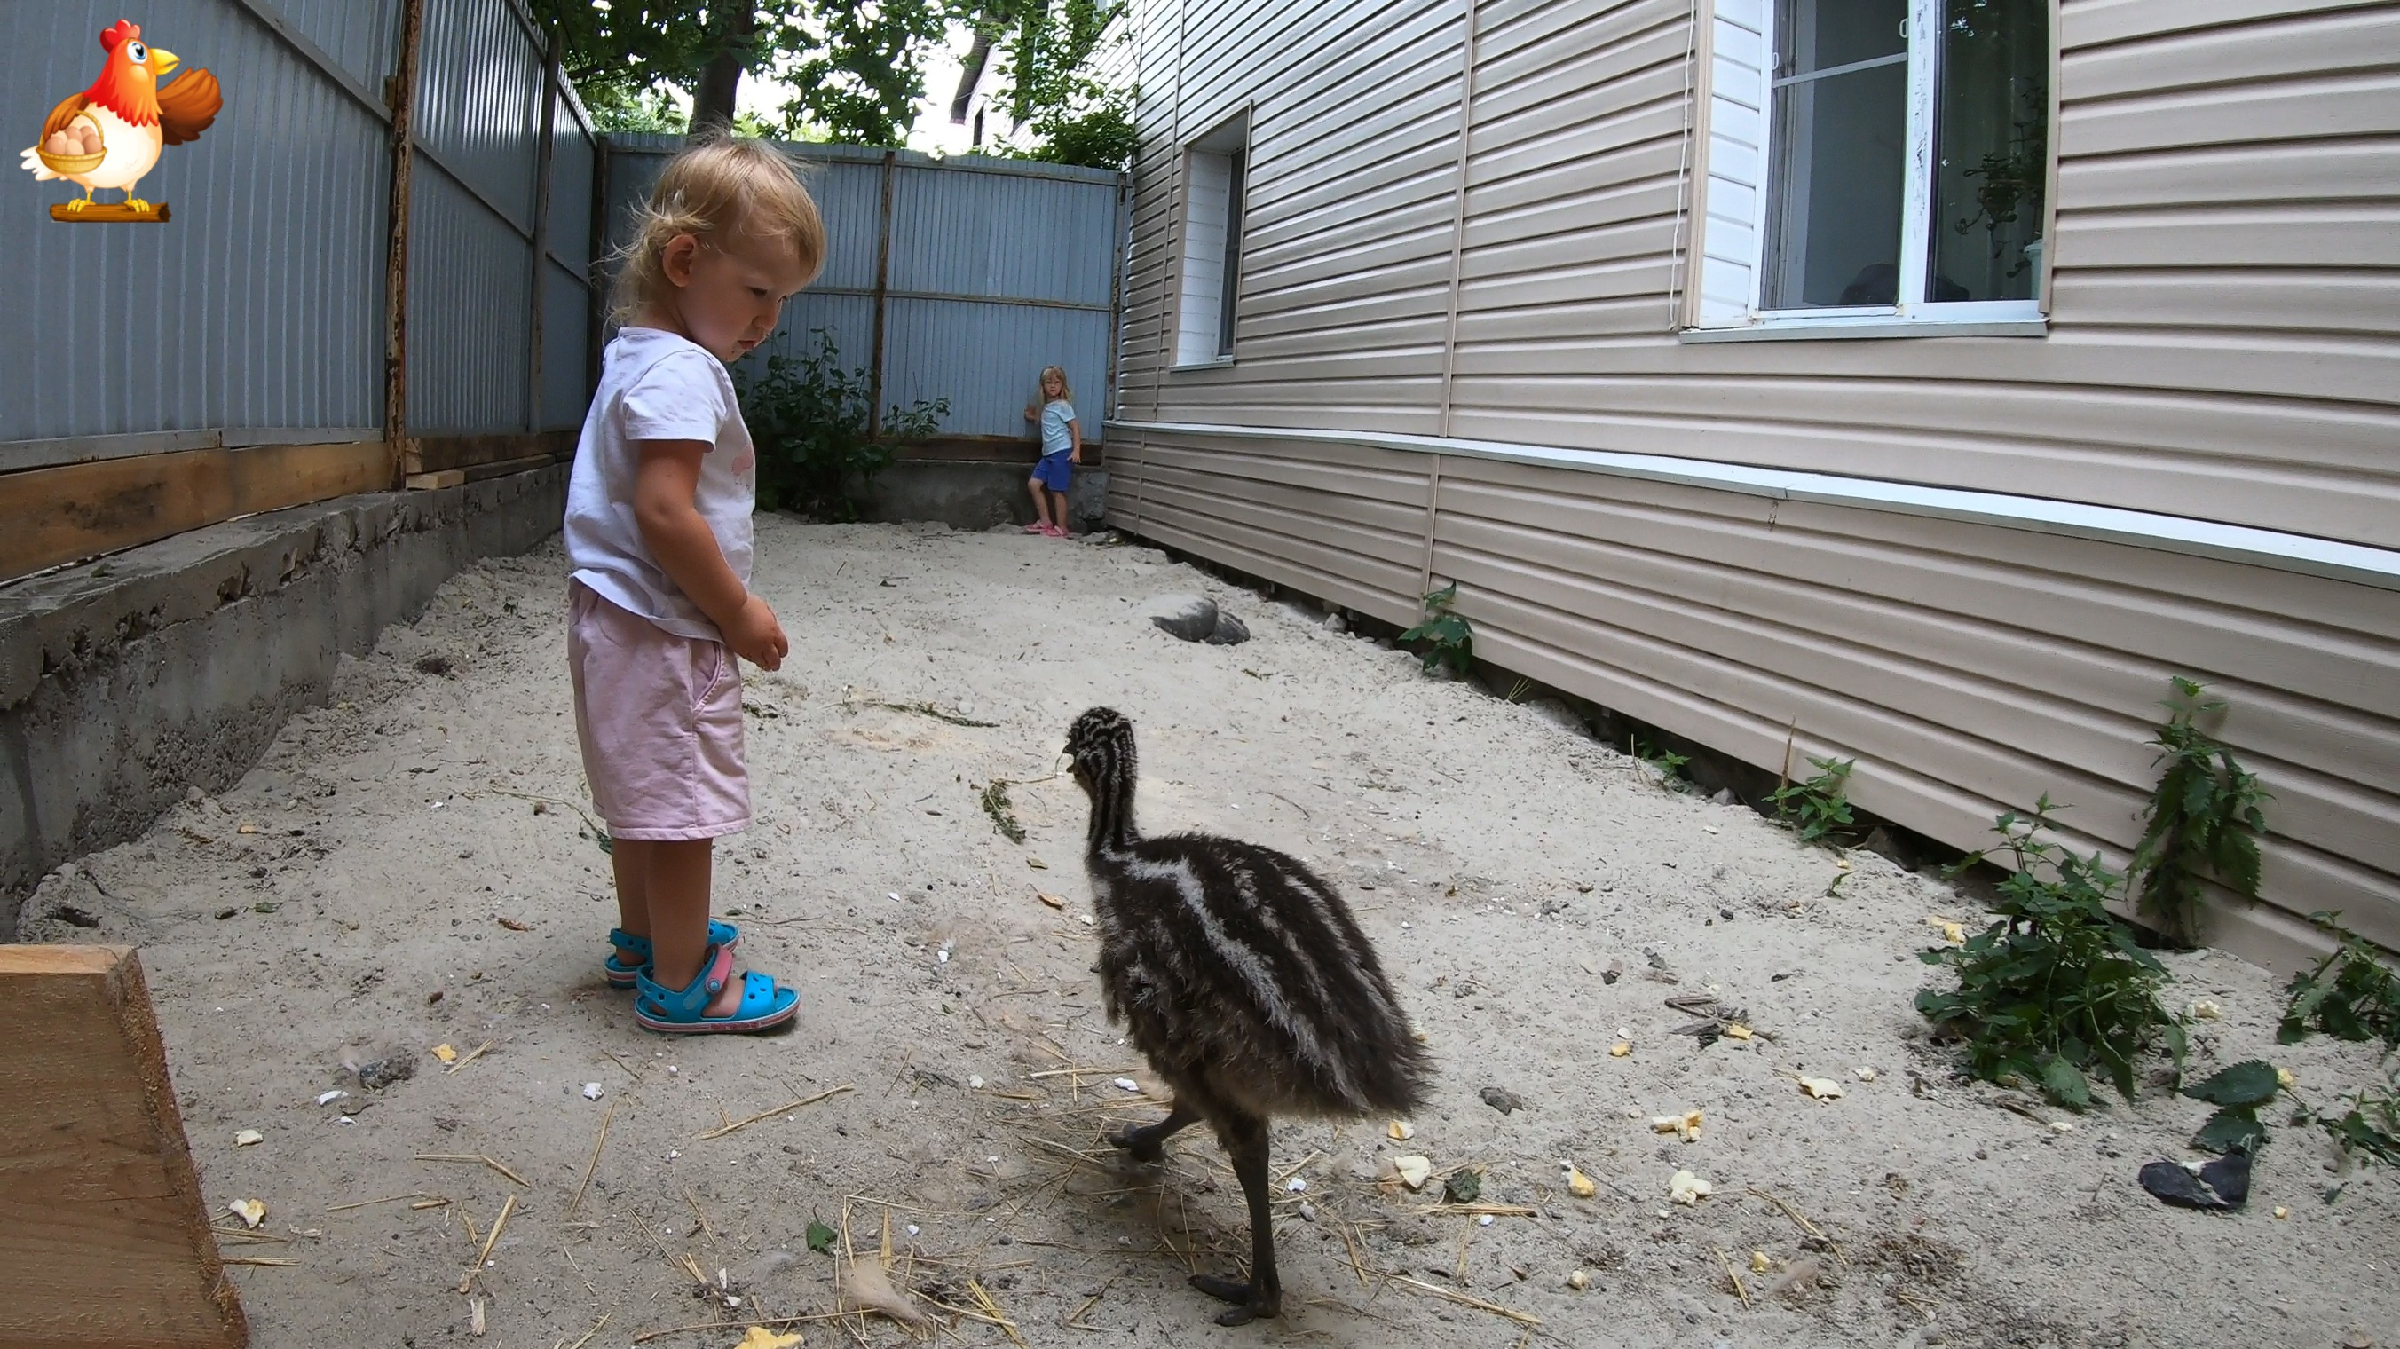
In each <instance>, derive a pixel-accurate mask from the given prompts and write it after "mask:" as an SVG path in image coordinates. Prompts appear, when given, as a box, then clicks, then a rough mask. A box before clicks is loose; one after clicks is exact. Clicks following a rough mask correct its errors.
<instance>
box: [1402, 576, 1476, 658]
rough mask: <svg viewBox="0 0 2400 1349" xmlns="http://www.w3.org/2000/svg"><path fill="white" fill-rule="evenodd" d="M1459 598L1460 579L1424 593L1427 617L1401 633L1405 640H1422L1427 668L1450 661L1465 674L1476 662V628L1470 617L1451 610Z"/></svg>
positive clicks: (1422, 654)
mask: <svg viewBox="0 0 2400 1349" xmlns="http://www.w3.org/2000/svg"><path fill="white" fill-rule="evenodd" d="M1457 599H1458V582H1456V581H1452V582H1451V583H1450V584H1448V585H1446V586H1443V587H1442V588H1441V589H1439V590H1429V591H1427V592H1426V593H1425V599H1424V604H1425V619H1424V621H1423V622H1421V623H1419V624H1417V625H1416V626H1415V627H1413V628H1410V629H1409V630H1408V631H1406V632H1404V633H1401V634H1400V640H1401V641H1403V642H1423V643H1425V649H1424V650H1423V652H1421V653H1420V655H1421V656H1422V658H1423V659H1424V661H1425V668H1426V670H1427V671H1428V672H1430V671H1433V670H1436V669H1439V668H1440V667H1442V666H1444V665H1447V666H1449V667H1450V668H1451V669H1452V670H1453V671H1455V672H1456V673H1458V674H1462V675H1463V674H1465V673H1466V672H1467V670H1468V668H1469V667H1470V666H1472V665H1473V664H1474V663H1475V628H1474V625H1472V624H1470V623H1468V622H1467V620H1466V619H1465V618H1464V617H1462V616H1460V615H1458V614H1454V613H1452V612H1450V605H1451V604H1452V603H1453V602H1454V601H1456V600H1457Z"/></svg>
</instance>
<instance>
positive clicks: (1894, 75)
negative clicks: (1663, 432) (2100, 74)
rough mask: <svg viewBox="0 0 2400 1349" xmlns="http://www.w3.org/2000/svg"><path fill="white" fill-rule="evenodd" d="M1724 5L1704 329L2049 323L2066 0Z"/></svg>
mask: <svg viewBox="0 0 2400 1349" xmlns="http://www.w3.org/2000/svg"><path fill="white" fill-rule="evenodd" d="M1714 4H1715V16H1714V24H1713V28H1712V30H1711V37H1712V39H1713V40H1714V43H1715V56H1716V59H1715V62H1714V66H1713V69H1712V72H1711V76H1712V87H1711V90H1710V97H1709V109H1708V118H1709V122H1708V131H1709V134H1708V149H1707V154H1708V172H1707V182H1706V188H1705V191H1706V193H1707V207H1706V215H1705V218H1704V219H1703V221H1702V223H1701V226H1700V231H1701V239H1700V246H1699V249H1698V256H1699V266H1698V269H1697V270H1698V274H1699V275H1698V283H1699V284H1698V286H1697V291H1698V300H1697V310H1698V312H1697V318H1698V323H1699V327H1700V329H1701V330H1702V334H1703V335H1704V334H1706V332H1707V331H1708V330H1718V331H1719V332H1725V331H1740V330H1751V331H1754V332H1755V331H1758V330H1762V329H1763V330H1776V329H1784V330H1802V331H1808V332H1819V333H1825V334H1827V335H1838V333H1839V332H1840V331H1842V330H1845V329H1851V330H1856V331H1859V332H1875V333H1879V334H1880V333H1885V332H1889V331H1890V330H1891V329H1892V328H1893V327H1894V326H1895V325H1896V324H1943V323H1951V324H1955V323H1973V324H1992V325H1999V328H2000V330H2003V331H2005V330H2011V329H2013V328H2019V327H2023V328H2030V329H2032V330H2035V331H2038V330H2039V325H2040V319H2041V303H2040V300H2041V296H2040V285H2041V279H2042V232H2043V229H2044V222H2045V219H2046V216H2045V210H2044V208H2045V205H2046V198H2047V188H2048V181H2049V172H2050V145H2049V143H2050V136H2049V124H2050V52H2051V44H2052V37H2051V32H2050V3H2049V0H1714ZM1762 335H1763V334H1762Z"/></svg>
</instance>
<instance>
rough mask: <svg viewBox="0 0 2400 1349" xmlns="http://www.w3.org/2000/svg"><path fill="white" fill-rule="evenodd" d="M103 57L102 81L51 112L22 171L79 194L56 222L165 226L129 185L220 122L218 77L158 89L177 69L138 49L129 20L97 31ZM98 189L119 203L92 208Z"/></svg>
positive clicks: (165, 54) (162, 210)
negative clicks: (74, 187)
mask: <svg viewBox="0 0 2400 1349" xmlns="http://www.w3.org/2000/svg"><path fill="white" fill-rule="evenodd" d="M100 49H101V50H102V51H104V52H106V53H107V56H106V58H105V59H104V60H103V61H102V63H101V67H100V78H99V79H97V80H94V81H92V87H91V88H89V89H86V90H84V91H83V92H82V93H80V94H71V95H69V96H68V97H67V98H66V99H65V101H63V102H61V103H60V104H59V105H58V106H57V107H55V108H52V109H51V110H50V120H48V121H46V122H44V123H42V142H41V144H39V145H34V146H29V147H27V148H26V150H25V157H24V162H23V167H24V168H25V169H26V170H27V171H28V172H30V173H32V174H33V176H34V177H35V178H36V179H38V180H42V181H48V180H50V179H53V178H63V179H65V180H66V181H68V182H70V183H75V184H79V185H80V186H81V187H82V188H83V196H82V197H80V198H78V199H77V200H75V201H70V202H66V203H64V204H62V205H58V206H53V207H51V208H50V218H51V219H53V220H66V221H129V220H138V221H158V222H164V221H165V220H166V219H167V204H166V203H165V202H160V203H159V204H157V205H156V206H153V205H151V204H150V203H149V202H146V201H144V200H142V199H141V198H140V197H137V196H135V195H134V192H133V187H134V184H136V183H138V182H140V181H141V180H142V178H143V176H144V175H146V174H148V173H149V172H150V170H152V169H154V168H156V167H157V166H158V157H159V154H160V152H161V151H163V150H165V149H166V147H168V146H170V145H181V144H183V143H185V142H186V141H191V140H197V139H198V138H199V136H200V133H201V132H203V131H206V130H207V129H208V125H209V123H211V122H214V121H215V120H216V119H217V110H218V109H220V108H222V107H224V106H225V100H224V98H223V97H222V96H220V95H219V93H218V91H217V77H216V76H214V75H211V74H209V73H208V72H207V71H205V70H192V71H187V72H185V73H184V74H183V76H182V77H181V78H179V79H177V80H175V81H174V82H173V83H172V84H169V85H166V86H165V87H163V88H162V87H160V84H159V81H161V80H163V79H165V78H166V77H167V76H168V75H169V74H171V73H173V72H174V70H175V69H176V67H177V66H178V65H180V64H181V62H179V61H178V60H177V59H176V57H175V53H173V52H171V51H168V50H166V49H165V48H163V47H153V46H151V45H149V44H148V43H146V42H144V41H142V30H141V27H140V25H138V24H135V23H133V22H131V21H129V20H126V19H119V20H117V22H116V23H115V25H113V26H112V27H109V28H106V29H103V30H101V33H100ZM103 187H113V188H116V189H117V190H119V191H121V192H123V193H124V194H125V200H124V202H123V203H122V204H103V203H101V202H96V201H94V200H92V192H93V191H94V190H95V189H97V188H103Z"/></svg>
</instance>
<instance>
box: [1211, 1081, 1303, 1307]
mask: <svg viewBox="0 0 2400 1349" xmlns="http://www.w3.org/2000/svg"><path fill="white" fill-rule="evenodd" d="M1217 1137H1218V1139H1219V1140H1220V1141H1222V1142H1223V1143H1224V1144H1225V1151H1226V1152H1228V1153H1230V1154H1232V1156H1233V1174H1234V1175H1235V1176H1237V1177H1239V1178H1240V1180H1241V1182H1242V1197H1243V1198H1244V1199H1247V1200H1249V1201H1250V1281H1249V1282H1248V1283H1235V1282H1234V1281H1233V1280H1231V1279H1219V1278H1215V1277H1213V1276H1210V1275H1207V1274H1195V1275H1193V1276H1192V1287H1194V1288H1197V1289H1199V1290H1200V1291H1201V1292H1203V1293H1206V1294H1208V1295H1209V1296H1210V1297H1213V1298H1218V1299H1221V1300H1223V1301H1226V1302H1231V1303H1234V1304H1235V1306H1234V1309H1233V1310H1232V1311H1229V1312H1224V1313H1221V1314H1219V1315H1218V1317H1217V1324H1218V1325H1221V1326H1239V1325H1247V1324H1249V1323H1250V1322H1251V1321H1252V1320H1255V1319H1257V1318H1259V1317H1262V1316H1280V1315H1282V1313H1283V1281H1282V1280H1281V1279H1279V1278H1277V1277H1276V1275H1275V1215H1274V1214H1273V1213H1272V1212H1270V1211H1269V1210H1268V1208H1267V1122H1266V1121H1265V1120H1263V1119H1260V1118H1258V1117H1257V1116H1255V1115H1245V1116H1236V1117H1234V1118H1232V1119H1228V1120H1226V1121H1224V1122H1222V1123H1220V1124H1219V1125H1218V1126H1217Z"/></svg>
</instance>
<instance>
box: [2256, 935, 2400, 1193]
mask: <svg viewBox="0 0 2400 1349" xmlns="http://www.w3.org/2000/svg"><path fill="white" fill-rule="evenodd" d="M2309 918H2310V920H2311V921H2312V922H2315V923H2316V924H2317V925H2318V926H2320V927H2322V928H2324V929H2325V930H2326V931H2328V932H2330V933H2332V934H2333V935H2334V936H2335V937H2337V938H2339V939H2340V942H2341V945H2339V946H2337V947H2335V948H2334V951H2333V953H2332V954H2331V955H2328V956H2326V957H2325V958H2324V959H2323V960H2320V961H2318V962H2317V965H2316V968H2314V969H2311V970H2305V971H2303V972H2301V973H2299V974H2295V975H2293V976H2292V981H2291V983H2289V984H2288V985H2286V986H2285V988H2284V995H2285V997H2286V999H2287V1001H2286V1003H2285V1005H2284V1009H2283V1024H2282V1025H2281V1026H2280V1027H2278V1028H2277V1030H2276V1032H2275V1038H2276V1039H2277V1040H2279V1041H2281V1042H2282V1043H2284V1044H2287V1045H2288V1044H2297V1043H2299V1042H2300V1041H2301V1040H2304V1039H2306V1038H2307V1037H2308V1036H2309V1034H2310V1033H2311V1032H2316V1031H2322V1032H2324V1033H2325V1034H2327V1035H2330V1036H2332V1037H2334V1038H2335V1039H2337V1040H2351V1041H2366V1040H2380V1041H2382V1042H2383V1081H2381V1082H2380V1083H2372V1084H2369V1085H2367V1086H2364V1087H2360V1088H2358V1089H2357V1090H2355V1091H2353V1092H2351V1093H2350V1095H2349V1096H2348V1097H2347V1098H2346V1103H2347V1104H2348V1106H2349V1108H2348V1109H2347V1110H2343V1109H2341V1108H2340V1107H2339V1106H2338V1105H2337V1106H2332V1107H2327V1108H2324V1109H2318V1108H2315V1107H2312V1106H2309V1105H2307V1104H2305V1103H2304V1104H2302V1105H2300V1106H2299V1107H2298V1108H2297V1109H2296V1110H2294V1111H2293V1114H2292V1123H2294V1124H2297V1125H2303V1126H2305V1125H2310V1124H2313V1125H2315V1126H2317V1127H2318V1128H2320V1129H2322V1130H2324V1131H2325V1133H2326V1134H2327V1135H2328V1136H2330V1137H2331V1138H2332V1139H2333V1140H2334V1142H2335V1143H2336V1144H2338V1145H2339V1146H2340V1147H2341V1148H2342V1149H2343V1150H2344V1151H2346V1152H2350V1153H2352V1154H2355V1155H2359V1156H2364V1157H2368V1158H2371V1159H2373V1160H2375V1161H2379V1162H2382V1163H2383V1164H2384V1165H2386V1166H2400V974H2394V973H2393V972H2392V969H2391V967H2390V966H2388V965H2386V964H2384V963H2383V961H2381V960H2380V959H2378V958H2377V957H2376V954H2375V948H2374V947H2373V946H2372V945H2370V944H2369V943H2368V942H2367V940H2366V938H2364V937H2361V936H2359V935H2358V934H2357V933H2355V932H2352V931H2351V930H2350V929H2348V928H2346V927H2343V926H2342V924H2341V921H2340V920H2341V915H2340V914H2336V913H2313V914H2310V915H2309Z"/></svg>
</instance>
